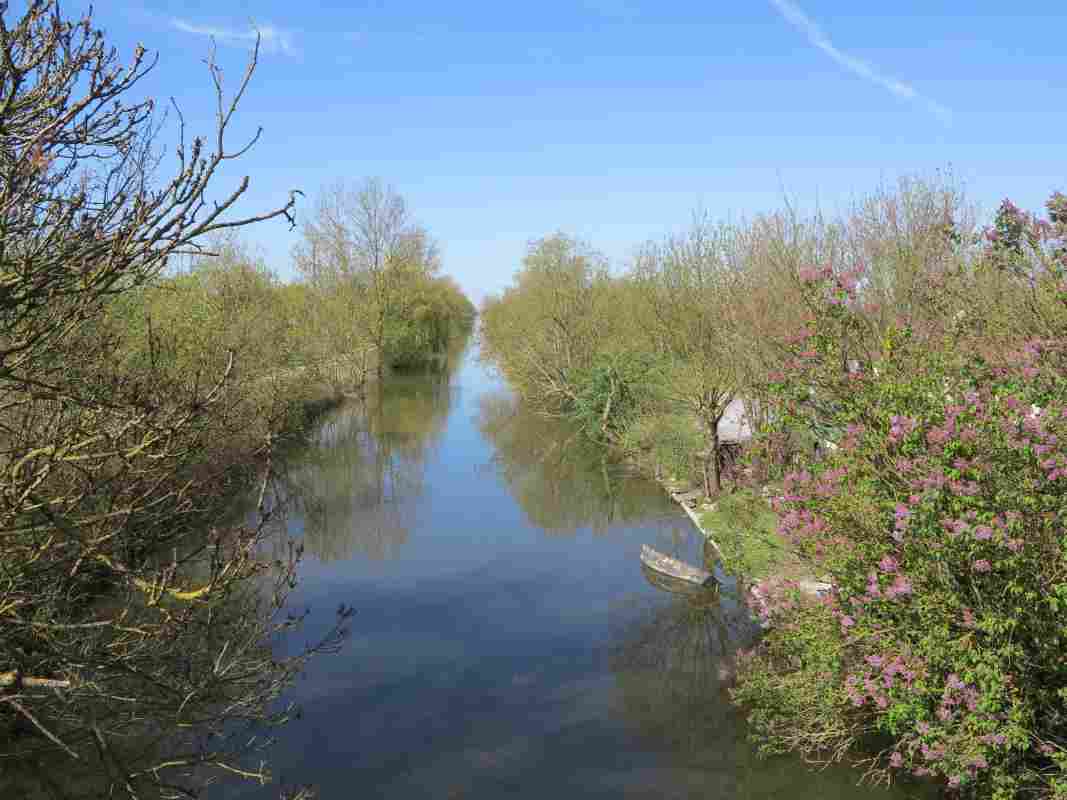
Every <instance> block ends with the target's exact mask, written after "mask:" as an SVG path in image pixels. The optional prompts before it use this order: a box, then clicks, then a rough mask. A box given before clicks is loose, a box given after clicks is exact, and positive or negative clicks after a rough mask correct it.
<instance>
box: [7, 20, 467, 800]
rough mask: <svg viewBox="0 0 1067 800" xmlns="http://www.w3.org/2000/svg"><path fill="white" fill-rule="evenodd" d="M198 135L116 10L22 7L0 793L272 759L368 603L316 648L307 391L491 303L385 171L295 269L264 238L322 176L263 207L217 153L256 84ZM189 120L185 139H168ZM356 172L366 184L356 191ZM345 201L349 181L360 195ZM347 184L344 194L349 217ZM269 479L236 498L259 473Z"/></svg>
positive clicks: (232, 93)
mask: <svg viewBox="0 0 1067 800" xmlns="http://www.w3.org/2000/svg"><path fill="white" fill-rule="evenodd" d="M257 57H258V43H257V45H256V46H255V48H254V49H253V51H252V53H251V57H250V60H249V63H248V66H247V69H246V71H245V72H244V73H243V74H242V75H240V76H239V78H238V81H237V83H236V84H235V85H234V86H233V87H232V88H231V89H230V90H229V91H227V88H226V87H225V86H224V82H223V78H222V73H221V70H220V69H219V68H218V66H217V65H216V63H215V62H214V60H213V59H212V58H209V59H208V62H207V70H208V71H207V76H206V78H207V79H208V80H209V81H210V83H209V85H213V86H214V90H215V96H214V98H213V99H214V101H215V103H216V106H217V109H218V114H217V117H216V127H215V129H214V130H213V131H210V132H209V133H208V134H207V135H203V136H196V137H193V138H189V137H188V136H187V134H186V129H185V124H184V121H183V119H182V117H181V113H180V110H177V109H172V112H173V113H172V115H171V116H170V118H169V119H168V118H166V117H163V116H161V114H160V112H159V109H157V107H156V105H155V103H154V102H153V101H152V100H151V99H143V100H142V99H138V98H139V93H140V92H139V90H140V85H141V81H142V79H143V78H144V77H145V76H146V75H148V74H149V72H150V71H151V69H152V67H153V66H154V64H155V60H154V59H153V58H152V57H151V56H150V55H149V53H148V52H147V51H146V50H144V48H141V47H138V48H137V49H136V51H135V52H134V54H133V56H132V59H131V60H130V61H129V62H127V63H123V62H122V61H121V60H120V58H119V56H118V54H117V53H116V51H115V49H114V48H113V47H111V46H110V45H109V44H108V42H107V39H106V37H105V35H104V33H103V32H102V31H100V30H99V29H97V28H96V27H95V26H94V24H93V20H92V18H91V16H90V15H89V14H86V15H84V16H82V17H78V18H68V17H66V16H65V15H64V14H63V13H62V12H61V10H60V8H59V6H58V4H57V3H55V2H54V0H32V1H31V2H29V3H27V4H25V6H24V7H23V8H22V9H21V11H19V12H18V13H16V12H14V11H12V10H11V9H9V8H8V7H7V6H6V5H4V6H3V7H2V8H0V793H2V794H4V795H5V796H18V797H99V796H108V797H116V796H121V797H128V798H146V797H189V796H192V795H193V793H195V792H196V791H197V790H198V789H199V788H201V787H203V786H204V785H205V783H206V782H208V781H210V780H213V779H214V777H217V775H219V774H224V775H239V776H243V777H246V778H251V779H256V780H263V779H265V778H266V777H267V772H266V769H265V767H264V766H263V762H262V761H261V760H260V756H259V750H260V749H261V748H262V747H263V746H265V745H266V744H267V743H268V742H269V730H270V727H271V726H272V725H274V724H280V723H282V722H284V721H286V720H287V719H288V718H289V717H290V716H291V715H292V713H293V710H292V709H290V708H287V707H286V706H285V705H284V704H282V703H279V702H278V701H279V699H280V697H281V695H282V692H283V691H284V689H285V688H286V686H288V684H289V682H290V681H291V680H292V679H293V678H294V676H295V675H297V674H298V673H299V671H300V670H301V669H302V668H303V665H304V664H305V663H306V661H307V659H308V658H309V657H311V656H313V655H314V654H316V653H319V652H324V651H329V650H330V649H332V648H334V647H336V646H337V645H338V644H339V642H340V638H341V637H342V635H343V632H344V626H345V621H346V620H347V618H348V616H349V615H350V614H351V610H350V609H347V608H343V607H342V608H341V609H339V611H338V619H337V626H336V627H335V628H333V629H332V630H331V631H330V632H329V633H327V635H326V636H325V637H324V638H323V639H322V640H321V641H319V642H315V643H311V644H310V645H309V646H308V648H307V650H306V651H304V652H302V653H299V654H298V655H296V656H295V657H292V658H278V657H276V655H275V654H274V653H273V652H272V641H273V640H274V638H275V637H276V636H279V635H283V634H284V633H285V632H286V631H289V630H291V629H292V628H293V627H294V626H296V625H298V624H299V621H300V615H299V614H295V615H294V614H293V613H292V612H291V611H290V610H289V608H288V606H287V603H286V598H287V596H288V594H289V592H290V591H291V589H292V588H293V586H294V585H295V581H296V570H297V564H298V562H299V560H300V556H301V548H300V546H299V545H298V544H296V543H290V544H289V545H288V546H286V547H282V548H281V549H280V550H279V549H277V548H276V549H275V550H274V552H273V553H271V554H270V555H269V556H268V555H267V548H266V547H265V546H264V537H265V536H266V535H267V532H268V530H269V528H270V526H272V525H277V523H278V522H279V520H280V519H281V517H282V514H283V513H284V508H282V507H280V506H279V505H278V504H277V503H275V502H274V499H275V498H278V497H281V496H283V493H282V492H280V491H276V490H275V489H274V488H272V487H273V486H274V484H275V483H276V481H277V472H278V470H277V467H278V464H279V460H280V457H281V454H280V451H279V444H280V442H282V441H283V440H285V439H286V438H287V437H288V436H289V434H291V433H294V432H297V431H299V430H300V428H301V425H302V424H303V423H304V422H305V421H306V419H307V414H308V411H309V409H310V408H313V407H314V405H315V404H316V403H321V402H323V401H327V400H332V399H333V398H336V397H337V396H338V395H339V394H340V393H341V392H343V391H347V392H357V393H358V392H359V391H360V390H361V389H362V388H363V387H364V386H365V385H366V383H367V381H368V380H370V379H373V378H375V377H376V376H378V375H381V374H382V373H383V372H384V371H385V370H387V369H388V368H390V367H394V366H402V365H412V364H419V363H425V362H432V361H434V360H435V359H436V358H438V357H439V355H440V354H441V353H443V352H445V351H446V350H447V349H448V347H449V345H450V343H451V344H454V342H455V341H456V340H457V339H458V338H461V337H462V336H463V335H464V334H465V332H466V331H467V330H469V328H470V326H471V323H472V318H473V311H474V310H473V307H472V306H471V304H470V302H469V301H468V300H467V299H466V298H465V297H463V295H462V292H460V290H459V289H458V287H457V286H456V285H455V283H454V282H452V281H451V280H450V279H449V278H447V277H444V276H442V275H441V273H440V255H439V253H438V249H437V247H436V245H435V244H434V242H433V240H432V238H431V237H430V235H429V234H428V232H427V231H426V230H425V229H424V228H422V227H420V226H419V225H417V224H416V223H414V222H413V221H412V219H411V218H410V215H409V213H408V212H407V210H406V207H405V205H404V203H403V201H402V199H401V198H400V197H399V196H398V195H397V194H396V192H395V191H393V190H391V189H389V188H388V187H386V186H385V185H383V184H382V183H381V182H380V181H376V180H369V181H366V182H364V183H362V184H354V185H353V186H352V188H351V189H345V190H344V192H341V191H340V190H338V192H334V191H332V190H331V191H328V192H324V193H323V194H322V196H321V198H320V201H319V203H318V205H317V206H316V207H315V208H314V209H313V210H312V213H311V214H310V215H309V216H308V218H307V219H306V220H304V221H302V222H301V225H300V228H301V230H300V236H299V243H298V245H297V246H296V248H295V250H294V254H293V256H294V261H295V264H296V267H297V269H298V271H299V272H300V273H301V274H302V275H303V276H304V277H305V279H304V280H303V281H300V282H295V283H283V282H281V281H280V280H279V279H278V278H277V276H276V275H274V274H273V273H272V272H271V271H270V270H269V269H268V268H267V267H266V266H265V264H264V260H263V259H262V258H261V257H259V256H257V255H256V253H255V252H254V250H253V249H252V248H251V246H249V245H247V244H245V243H244V241H245V240H244V238H243V237H244V234H245V233H246V232H247V231H249V230H250V229H251V228H252V227H253V226H255V225H257V224H263V223H269V222H272V221H273V222H274V223H277V222H278V221H288V222H289V224H290V227H291V228H295V227H296V226H297V223H298V216H300V215H299V213H298V208H297V197H298V194H297V193H291V194H290V195H289V196H288V197H286V198H283V202H281V203H279V204H278V205H277V206H276V207H275V208H273V209H268V210H267V211H265V212H263V213H259V214H252V215H244V216H242V215H239V214H238V213H237V211H236V209H237V204H238V201H239V200H240V199H241V198H242V197H243V195H244V194H245V192H246V190H247V188H248V185H249V178H247V177H246V178H244V179H242V180H239V181H237V182H236V184H234V185H231V186H228V187H221V188H220V187H219V185H218V184H219V172H220V167H221V166H222V165H223V164H224V163H225V162H231V163H232V162H235V161H239V160H240V157H241V156H242V155H243V154H244V153H245V152H247V150H248V149H249V148H250V147H252V146H254V145H255V143H256V141H257V140H258V138H259V133H257V134H255V136H253V137H252V139H251V140H247V141H240V142H235V141H232V135H231V120H232V118H233V116H234V114H235V112H236V110H237V108H238V105H239V103H240V101H241V99H242V97H243V96H244V94H245V92H246V90H247V89H248V87H249V85H250V81H251V79H252V76H253V73H254V71H255V67H256V62H257ZM164 124H170V125H172V126H173V130H174V131H175V136H176V141H174V142H173V145H172V146H171V147H168V148H167V149H166V150H164V149H163V148H162V146H161V145H160V140H159V136H160V132H161V131H162V130H164V129H165V128H164V127H163V126H164ZM342 195H343V197H342ZM342 200H343V202H342ZM341 208H343V211H344V215H343V216H332V215H333V214H334V212H335V211H338V209H341ZM250 489H251V490H252V492H253V497H254V498H258V503H257V506H258V508H257V513H256V514H255V519H256V520H257V521H256V522H255V523H254V524H251V523H250V524H241V522H240V521H239V520H238V521H237V522H234V520H233V515H232V513H231V512H230V510H229V509H230V507H231V505H232V501H233V499H234V497H235V496H236V495H237V493H241V492H248V491H249V490H250Z"/></svg>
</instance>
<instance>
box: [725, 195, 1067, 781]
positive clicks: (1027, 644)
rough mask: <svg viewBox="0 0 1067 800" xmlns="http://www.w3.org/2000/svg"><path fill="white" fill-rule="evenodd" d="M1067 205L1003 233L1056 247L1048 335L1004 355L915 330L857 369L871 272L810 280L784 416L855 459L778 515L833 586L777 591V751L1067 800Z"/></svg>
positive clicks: (750, 664) (753, 685) (768, 658)
mask: <svg viewBox="0 0 1067 800" xmlns="http://www.w3.org/2000/svg"><path fill="white" fill-rule="evenodd" d="M1061 197H1062V196H1061V195H1056V196H1054V198H1053V201H1052V202H1050V204H1049V210H1050V221H1049V222H1042V223H1040V224H1038V223H1037V222H1035V221H1034V220H1033V219H1032V218H1029V217H1025V216H1023V215H1021V214H1018V213H1016V212H1013V211H1012V209H1014V207H1012V208H1011V209H1008V208H1006V207H1002V209H1001V214H1000V215H999V216H998V223H997V228H996V230H997V231H998V235H997V236H996V237H993V238H995V239H997V240H999V241H1001V242H1003V241H1004V240H1005V239H1009V240H1011V241H1010V244H1011V245H1012V248H1011V257H1012V258H1013V259H1017V258H1019V257H1020V252H1023V247H1022V246H1021V245H1020V246H1019V247H1015V245H1016V244H1017V243H1019V242H1020V241H1021V240H1024V239H1026V237H1027V236H1028V235H1029V233H1028V232H1031V231H1033V230H1034V229H1035V227H1036V228H1039V229H1040V231H1039V233H1040V236H1041V237H1042V238H1041V241H1042V242H1043V243H1044V245H1043V248H1044V249H1043V251H1042V252H1043V253H1045V254H1047V255H1050V256H1052V257H1050V258H1042V261H1041V264H1040V267H1041V269H1040V270H1029V271H1028V275H1031V276H1032V275H1037V276H1038V278H1037V280H1036V282H1035V283H1033V284H1030V285H1028V286H1026V290H1027V291H1037V292H1041V293H1043V296H1044V298H1045V299H1046V300H1048V301H1049V302H1045V303H1043V304H1042V305H1041V306H1040V308H1041V310H1042V317H1041V318H1040V319H1038V320H1034V321H1033V325H1032V326H1030V327H1031V328H1032V329H1034V330H1038V329H1040V330H1041V331H1042V332H1043V334H1044V336H1043V337H1033V338H1030V339H1027V340H1025V341H1020V342H1018V343H1017V347H1016V348H1015V351H1014V352H1013V353H1012V355H1011V357H1010V358H1008V359H1005V360H1003V361H1001V362H993V361H987V360H985V359H983V358H981V357H979V356H978V355H975V353H976V352H978V349H977V348H973V347H971V343H970V342H968V341H967V340H966V339H965V338H961V337H960V335H959V332H958V331H951V330H946V329H938V328H937V327H936V326H934V327H930V328H926V329H922V330H920V329H918V328H917V327H916V326H914V325H911V324H909V321H908V320H901V321H900V322H899V323H898V324H897V325H894V326H892V327H891V328H890V329H889V330H888V332H885V333H884V335H882V337H881V341H879V342H877V343H876V347H875V348H874V349H873V353H872V352H870V351H869V350H868V352H866V353H865V354H864V355H865V357H864V358H860V359H857V361H856V363H855V364H850V361H849V356H850V353H852V354H855V353H857V352H859V351H860V350H861V349H862V348H858V347H857V344H859V343H861V342H862V343H863V344H865V345H866V346H867V347H868V348H869V345H870V340H871V331H870V328H869V326H868V325H867V324H866V322H865V320H864V317H863V312H862V304H861V299H862V298H861V297H859V296H858V294H861V291H858V290H857V283H856V278H857V274H856V273H854V272H853V273H844V274H842V273H841V272H839V271H836V270H832V269H830V268H825V269H821V270H810V271H808V272H805V273H804V274H802V275H801V276H800V278H801V281H802V282H803V283H804V286H805V291H806V293H807V296H808V298H809V300H810V301H811V308H812V318H811V319H810V321H809V323H808V325H807V326H806V329H805V331H804V333H803V335H802V336H801V337H799V339H797V340H795V341H794V342H793V343H792V344H791V345H790V347H791V348H792V350H791V352H792V354H793V357H792V359H791V360H790V361H789V365H788V368H789V371H788V373H787V374H785V375H783V376H781V380H780V381H779V382H778V384H777V388H778V391H779V397H780V419H781V421H782V423H783V424H794V425H795V424H797V423H798V422H801V423H805V424H811V423H813V422H814V421H815V420H816V419H818V421H819V422H820V423H822V424H823V425H826V426H827V427H829V428H832V429H834V430H836V431H838V432H839V436H838V442H837V444H838V446H837V447H836V449H835V450H833V452H832V453H831V454H830V455H829V456H828V457H827V458H826V459H825V460H823V461H821V462H819V463H817V464H812V465H811V468H810V469H809V470H801V471H798V472H794V473H791V474H790V475H789V476H787V479H786V481H785V482H784V484H783V489H782V491H781V493H780V494H779V495H778V496H777V497H776V498H774V503H773V504H774V508H775V510H776V512H777V513H778V516H779V531H780V533H781V534H782V535H783V536H785V537H786V538H787V539H788V540H789V541H790V542H792V544H793V546H794V547H795V548H796V549H797V550H798V551H799V552H800V553H802V554H803V556H804V557H805V558H806V559H807V560H809V561H810V562H811V564H812V567H813V569H814V571H815V572H816V573H817V574H820V575H826V576H828V577H829V579H830V582H831V583H832V584H833V587H834V588H833V591H832V593H831V594H830V595H829V596H828V597H826V598H823V599H821V600H815V599H811V598H807V599H805V598H803V597H802V596H801V595H800V594H799V593H798V592H795V591H794V592H789V591H784V592H783V591H778V592H777V593H773V594H765V595H764V601H763V603H762V605H763V607H762V608H761V609H760V611H761V612H762V614H763V615H764V616H765V617H766V618H768V619H769V620H770V621H771V622H772V623H773V624H774V628H773V630H772V631H771V632H770V633H769V634H768V635H767V636H766V638H765V639H764V641H763V643H762V644H761V646H760V647H759V648H757V650H756V651H755V652H753V653H751V654H748V655H747V656H746V657H745V658H744V659H743V663H742V669H741V670H740V671H739V684H738V688H737V689H736V691H735V700H736V701H738V702H740V703H743V704H745V705H746V706H748V707H749V708H750V709H751V712H752V715H751V721H752V726H753V730H754V735H755V736H756V737H757V738H758V739H759V740H760V741H761V743H762V746H763V748H764V750H765V751H768V752H778V751H783V750H795V751H800V752H802V753H805V754H806V755H809V756H812V757H818V756H821V757H823V758H827V759H836V758H843V757H844V756H845V755H846V753H850V752H853V753H854V752H855V751H857V750H865V751H867V752H868V754H869V759H868V761H867V762H866V764H867V766H868V768H869V774H870V775H872V776H873V777H876V778H880V779H885V780H889V779H892V777H894V776H896V775H900V774H902V773H911V774H914V775H918V776H931V777H933V778H935V779H938V780H941V781H943V782H944V783H945V784H947V785H948V786H950V787H955V788H958V789H959V790H960V791H966V792H968V793H971V794H973V796H980V797H994V798H1005V799H1006V798H1011V797H1016V796H1020V795H1022V794H1024V793H1025V794H1034V795H1037V796H1041V797H1057V798H1067V649H1065V646H1067V370H1065V369H1064V364H1067V358H1065V355H1067V324H1064V322H1065V320H1067V293H1065V290H1064V287H1065V285H1067V284H1064V277H1063V270H1062V267H1061V265H1060V264H1059V259H1060V253H1062V252H1063V251H1062V249H1061V248H1062V244H1063V241H1064V240H1067V212H1065V211H1064V209H1062V208H1061V206H1062V205H1063V203H1062V202H1060V201H1059V198H1061ZM1056 203H1059V205H1055V204H1056ZM1013 213H1014V214H1015V216H1012V214H1013ZM1057 215H1058V216H1057ZM1057 237H1058V239H1057ZM1001 247H1002V246H1001ZM1037 249H1038V248H1037V247H1036V245H1034V244H1033V241H1031V245H1030V247H1029V249H1028V250H1027V251H1026V252H1029V253H1031V254H1032V253H1034V252H1035V251H1036V250H1037ZM1001 254H1002V251H1001V250H999V249H997V250H993V249H991V250H990V252H989V253H988V257H990V258H993V257H999V256H1000V255H1001ZM959 280H963V279H962V278H960V279H959ZM960 285H962V286H963V287H964V288H965V284H960ZM957 288H959V286H957ZM1020 290H1022V288H1021V289H1020ZM850 348H851V349H850ZM843 364H846V365H849V364H850V366H848V367H846V368H843V366H842V365H843ZM770 599H773V601H774V602H773V603H772V604H770V607H768V600H770Z"/></svg>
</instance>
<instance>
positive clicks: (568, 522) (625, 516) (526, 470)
mask: <svg viewBox="0 0 1067 800" xmlns="http://www.w3.org/2000/svg"><path fill="white" fill-rule="evenodd" d="M478 428H479V430H480V431H481V433H482V435H484V436H485V437H486V438H487V439H488V440H489V442H490V443H491V444H492V445H493V449H494V451H495V452H494V454H493V458H492V465H493V467H494V468H495V470H496V471H497V473H498V474H499V475H501V477H502V478H503V479H504V481H505V483H506V484H507V486H508V489H509V491H510V492H511V495H512V497H514V499H515V501H516V502H517V503H518V504H519V505H520V506H521V507H522V510H523V512H525V514H526V517H527V519H529V521H530V522H532V523H533V524H534V525H537V526H538V527H540V528H542V529H543V530H544V531H546V532H547V533H549V534H555V535H561V536H569V535H573V534H574V533H576V532H577V531H578V530H580V529H582V528H591V529H592V530H593V532H594V533H597V534H604V533H607V532H608V531H609V530H610V529H611V527H612V525H614V524H618V523H622V522H628V521H631V520H637V519H644V518H647V517H648V516H649V506H650V504H651V505H652V507H653V508H656V507H659V508H663V507H664V505H663V492H662V491H661V490H660V489H659V487H657V486H656V485H655V484H653V483H651V482H649V481H646V480H643V479H640V478H639V477H637V476H636V475H634V474H633V472H632V470H630V469H628V468H627V467H626V465H624V464H620V463H618V462H617V461H613V460H612V459H611V457H610V455H609V453H608V451H607V450H606V449H605V448H603V447H599V446H597V445H595V444H593V443H591V442H589V441H588V440H587V439H585V438H584V437H582V436H581V435H580V434H579V433H578V432H577V431H575V430H573V429H572V428H569V427H568V426H567V425H565V424H563V423H562V422H560V421H558V420H554V419H549V418H547V417H544V416H542V415H539V414H537V413H535V412H533V411H531V410H530V409H529V408H527V407H526V406H525V405H523V404H522V403H521V402H520V401H519V400H518V399H517V398H516V397H515V396H514V395H512V394H510V393H505V392H497V393H490V394H486V395H484V396H483V397H482V398H481V403H480V408H479V416H478Z"/></svg>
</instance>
